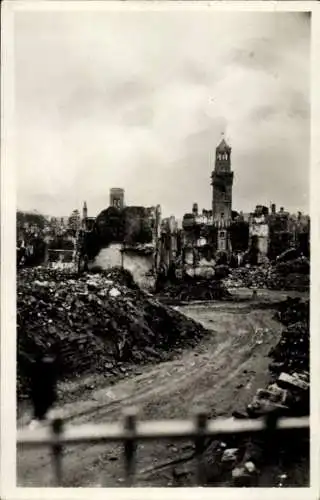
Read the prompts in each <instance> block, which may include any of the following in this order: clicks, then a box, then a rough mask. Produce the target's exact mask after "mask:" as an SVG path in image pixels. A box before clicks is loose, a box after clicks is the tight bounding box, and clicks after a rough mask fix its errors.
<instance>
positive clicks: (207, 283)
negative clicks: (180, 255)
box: [157, 277, 231, 302]
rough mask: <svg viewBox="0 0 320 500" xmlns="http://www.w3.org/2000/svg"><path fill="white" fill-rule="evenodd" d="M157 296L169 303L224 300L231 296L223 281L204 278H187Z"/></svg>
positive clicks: (171, 284) (169, 286) (165, 288)
mask: <svg viewBox="0 0 320 500" xmlns="http://www.w3.org/2000/svg"><path fill="white" fill-rule="evenodd" d="M157 295H158V297H159V298H160V299H162V300H167V301H169V302H188V301H191V300H223V299H225V298H228V297H230V296H231V294H230V293H229V292H228V290H227V289H226V287H225V286H224V284H223V282H222V280H219V279H211V280H208V279H207V278H204V277H186V278H185V279H183V280H179V281H177V282H176V283H169V284H167V285H166V286H165V287H164V288H163V290H161V291H160V292H158V294H157Z"/></svg>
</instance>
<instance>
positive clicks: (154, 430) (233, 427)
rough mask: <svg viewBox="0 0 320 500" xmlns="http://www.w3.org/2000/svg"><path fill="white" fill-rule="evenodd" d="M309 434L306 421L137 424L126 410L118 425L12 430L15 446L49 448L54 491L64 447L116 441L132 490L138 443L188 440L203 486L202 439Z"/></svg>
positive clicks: (199, 419) (56, 423)
mask: <svg viewBox="0 0 320 500" xmlns="http://www.w3.org/2000/svg"><path fill="white" fill-rule="evenodd" d="M298 430H300V431H301V430H305V431H306V430H307V431H309V417H298V418H277V417H275V416H274V415H271V416H268V417H267V418H263V419H245V420H236V419H233V418H229V419H220V418H217V419H214V420H209V419H208V417H207V414H206V413H205V412H203V411H200V412H198V413H196V415H195V418H194V420H189V421H188V420H164V421H141V422H139V421H138V420H137V413H136V411H135V410H128V411H127V412H126V414H125V415H124V418H123V422H122V423H119V422H118V423H105V424H85V425H80V426H68V425H66V424H65V423H64V421H63V420H62V419H59V418H57V419H54V420H53V421H52V422H51V424H50V425H48V426H44V427H42V428H38V429H35V430H31V429H29V428H23V429H20V430H18V433H17V445H18V447H20V448H21V447H23V448H26V447H28V448H29V447H32V448H34V447H43V446H49V447H51V449H52V458H53V469H54V479H55V486H61V485H62V484H63V462H62V459H63V448H64V446H65V445H79V444H85V443H87V444H89V443H90V444H97V443H100V444H101V443H106V442H119V441H120V442H122V443H123V447H124V470H125V483H126V486H127V487H129V486H133V483H134V476H135V472H136V462H137V460H136V453H137V446H138V442H139V441H154V440H193V442H194V454H193V456H192V457H190V458H195V459H196V463H197V466H196V484H197V485H198V486H201V485H204V482H205V479H204V476H203V469H204V468H203V452H204V450H205V443H206V439H207V438H216V439H222V438H226V437H228V436H229V437H230V436H231V435H232V436H234V435H241V436H246V435H248V436H250V437H251V436H253V435H254V434H259V435H264V436H265V439H266V443H267V442H268V440H270V436H271V435H273V434H274V433H275V432H281V433H284V432H288V431H294V432H296V431H298Z"/></svg>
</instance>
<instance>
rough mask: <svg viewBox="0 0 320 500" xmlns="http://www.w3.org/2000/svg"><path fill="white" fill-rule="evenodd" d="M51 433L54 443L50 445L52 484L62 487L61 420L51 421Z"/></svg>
mask: <svg viewBox="0 0 320 500" xmlns="http://www.w3.org/2000/svg"><path fill="white" fill-rule="evenodd" d="M52 431H53V434H54V437H55V442H54V444H53V445H52V454H53V466H54V483H55V486H62V481H63V477H62V444H61V442H60V437H61V435H62V433H63V420H62V419H61V418H56V419H54V420H53V421H52Z"/></svg>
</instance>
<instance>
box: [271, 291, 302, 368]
mask: <svg viewBox="0 0 320 500" xmlns="http://www.w3.org/2000/svg"><path fill="white" fill-rule="evenodd" d="M277 316H278V319H279V320H280V321H281V322H282V323H283V324H284V325H285V326H286V328H285V329H284V330H283V332H282V335H281V339H280V341H279V342H278V344H277V345H276V346H275V347H274V348H272V349H271V350H270V353H269V356H270V357H271V358H272V359H273V363H271V364H270V370H271V371H272V372H278V371H280V370H282V371H286V372H288V373H289V374H291V373H293V372H294V371H296V370H298V371H302V372H309V343H310V328H309V301H302V300H300V299H299V298H297V299H291V298H288V299H287V300H286V301H284V302H282V303H281V304H280V306H279V311H278V314H277Z"/></svg>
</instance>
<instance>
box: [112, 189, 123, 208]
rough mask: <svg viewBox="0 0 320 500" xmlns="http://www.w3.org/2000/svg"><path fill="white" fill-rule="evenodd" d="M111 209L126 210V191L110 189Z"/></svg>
mask: <svg viewBox="0 0 320 500" xmlns="http://www.w3.org/2000/svg"><path fill="white" fill-rule="evenodd" d="M109 205H110V207H114V208H118V209H119V210H122V209H123V208H124V189H122V188H111V189H110V203H109Z"/></svg>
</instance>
